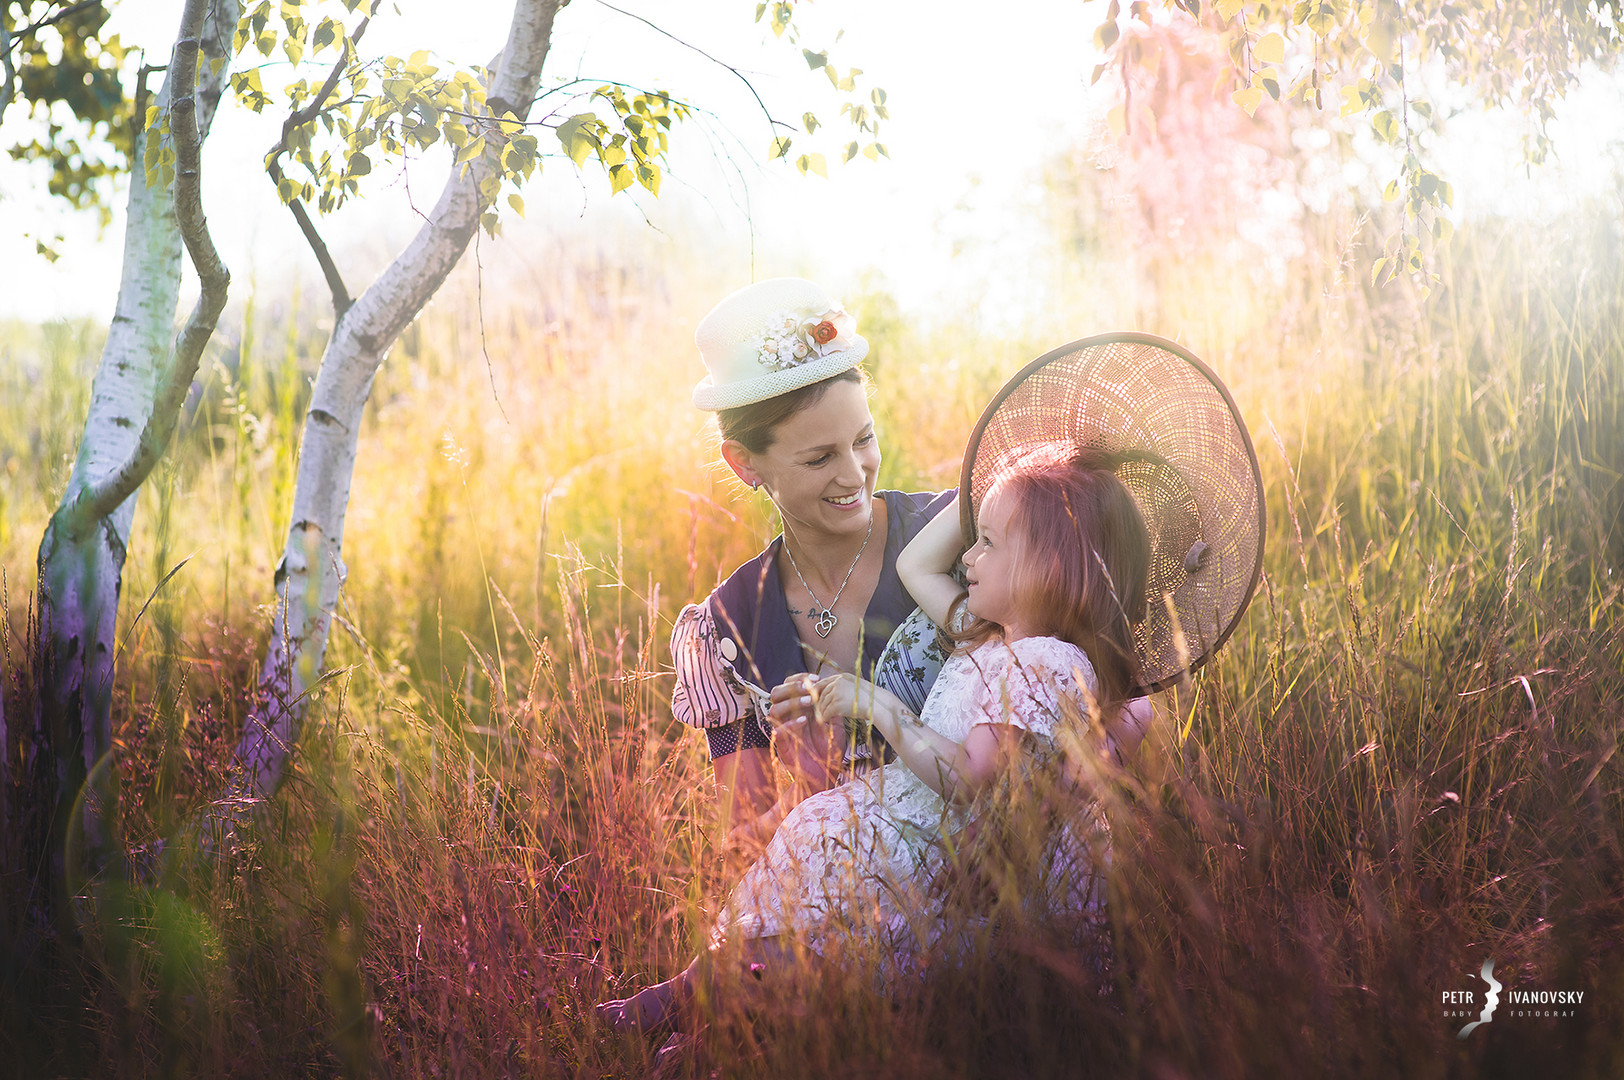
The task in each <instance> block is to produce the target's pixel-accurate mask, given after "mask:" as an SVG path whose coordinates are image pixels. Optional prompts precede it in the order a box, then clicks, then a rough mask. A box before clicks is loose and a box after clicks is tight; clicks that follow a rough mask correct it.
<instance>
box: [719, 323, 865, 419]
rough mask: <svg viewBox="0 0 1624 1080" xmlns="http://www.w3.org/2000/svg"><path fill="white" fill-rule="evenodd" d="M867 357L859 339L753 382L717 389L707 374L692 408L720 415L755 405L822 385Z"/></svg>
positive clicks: (742, 381)
mask: <svg viewBox="0 0 1624 1080" xmlns="http://www.w3.org/2000/svg"><path fill="white" fill-rule="evenodd" d="M867 355H868V342H867V341H866V340H864V339H863V338H861V337H859V338H857V340H856V341H854V342H852V344H851V345H850V346H849V347H847V348H845V349H841V350H839V351H838V352H832V353H830V354H829V355H828V356H819V357H816V358H815V359H811V360H808V361H807V362H806V363H804V364H797V365H796V366H794V367H791V368H784V369H783V370H781V371H768V372H763V373H762V374H761V375H758V376H756V377H755V378H752V379H741V380H739V381H738V382H731V383H727V384H725V385H723V386H717V385H716V384H715V383H713V382H712V381H711V377H710V376H709V375H707V376H705V377H704V378H703V379H701V380H700V381H699V383H698V385H696V386H695V387H694V407H695V408H697V409H704V410H706V411H707V412H720V411H722V410H723V409H737V408H739V407H740V406H741V405H754V404H756V402H758V401H766V400H767V399H768V398H775V397H778V396H779V395H780V394H787V393H789V392H790V391H791V390H799V389H800V388H801V387H803V386H811V385H812V384H813V383H815V382H822V381H823V380H824V379H827V378H831V377H833V376H835V375H839V374H840V373H841V372H842V371H850V370H851V369H852V368H854V367H856V366H857V365H858V364H860V363H862V361H863V358H864V357H865V356H867Z"/></svg>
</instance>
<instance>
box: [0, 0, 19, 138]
mask: <svg viewBox="0 0 1624 1080" xmlns="http://www.w3.org/2000/svg"><path fill="white" fill-rule="evenodd" d="M0 65H4V67H5V76H4V80H3V81H0V116H4V115H5V114H6V106H8V105H10V104H11V98H12V95H13V94H15V93H16V92H17V90H16V88H17V68H16V65H14V64H13V63H12V62H11V31H10V30H7V29H6V20H5V19H4V18H0Z"/></svg>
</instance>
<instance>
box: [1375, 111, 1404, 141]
mask: <svg viewBox="0 0 1624 1080" xmlns="http://www.w3.org/2000/svg"><path fill="white" fill-rule="evenodd" d="M1370 128H1371V130H1372V131H1374V132H1375V133H1376V137H1377V138H1379V139H1381V140H1382V141H1383V142H1389V143H1391V142H1397V141H1398V136H1399V131H1398V121H1397V120H1395V119H1393V114H1392V113H1390V112H1388V111H1387V110H1386V109H1383V110H1382V111H1381V112H1379V113H1377V114H1376V115H1375V116H1374V117H1372V118H1371V121H1370Z"/></svg>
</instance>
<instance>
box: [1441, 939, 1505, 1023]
mask: <svg viewBox="0 0 1624 1080" xmlns="http://www.w3.org/2000/svg"><path fill="white" fill-rule="evenodd" d="M1480 974H1481V975H1482V976H1483V981H1484V982H1486V983H1488V984H1489V992H1488V994H1487V995H1485V997H1484V999H1483V1012H1482V1014H1481V1015H1480V1016H1478V1018H1477V1019H1476V1020H1473V1021H1472V1022H1471V1023H1470V1024H1467V1025H1466V1026H1465V1027H1463V1028H1461V1029H1460V1033H1459V1034H1458V1035H1456V1036H1455V1038H1457V1039H1464V1038H1466V1036H1468V1035H1470V1034H1471V1033H1472V1031H1473V1029H1475V1028H1478V1027H1481V1026H1482V1025H1484V1024H1487V1023H1488V1022H1489V1021H1491V1020H1493V1019H1494V1010H1495V1007H1496V1006H1498V1005H1499V1004H1500V980H1498V979H1496V978H1495V977H1494V958H1493V957H1490V958H1489V959H1487V960H1485V961H1483V970H1482V971H1481V972H1480ZM1450 993H1459V991H1448V992H1445V994H1444V997H1445V998H1446V999H1447V998H1448V997H1449V996H1450ZM1471 994H1472V992H1471V991H1470V990H1468V991H1466V995H1467V997H1468V999H1469V998H1470V997H1471Z"/></svg>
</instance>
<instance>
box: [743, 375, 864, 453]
mask: <svg viewBox="0 0 1624 1080" xmlns="http://www.w3.org/2000/svg"><path fill="white" fill-rule="evenodd" d="M837 382H854V383H857V384H858V385H860V386H867V385H868V376H867V375H866V374H864V372H863V369H862V368H860V367H852V368H847V369H846V370H845V371H842V372H841V373H840V374H839V375H831V376H829V377H828V378H827V379H823V380H822V381H820V382H815V383H812V384H811V385H809V386H803V387H801V388H799V389H797V390H790V391H788V392H787V393H783V394H779V395H778V396H777V397H770V398H768V399H767V400H765V401H757V402H753V403H751V404H749V405H740V406H739V407H738V408H735V409H722V410H721V411H719V412H718V413H717V414H716V426H717V428H718V429H719V430H720V431H721V433H722V438H724V439H731V440H733V441H734V442H737V443H740V444H741V445H743V447H744V448H745V449H746V450H748V451H750V452H751V453H752V454H760V453H763V452H765V451H766V450H767V448H768V447H770V446H772V444H773V439H774V438H775V437H776V434H775V433H776V432H777V430H778V425H779V424H782V423H783V422H784V421H785V420H788V419H789V418H790V417H792V416H794V415H795V414H796V413H798V412H800V411H801V410H802V409H809V408H811V407H812V406H813V405H816V404H817V403H818V402H819V401H821V400H822V399H823V395H824V394H825V393H827V392H828V390H829V387H831V386H833V385H834V384H835V383H837Z"/></svg>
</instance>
